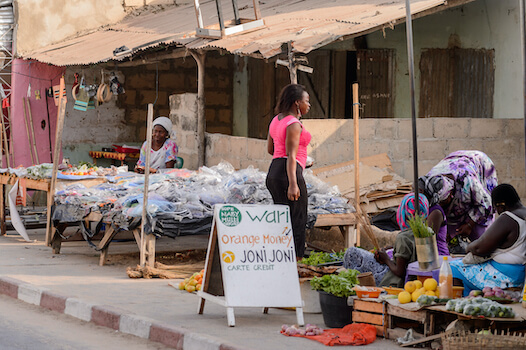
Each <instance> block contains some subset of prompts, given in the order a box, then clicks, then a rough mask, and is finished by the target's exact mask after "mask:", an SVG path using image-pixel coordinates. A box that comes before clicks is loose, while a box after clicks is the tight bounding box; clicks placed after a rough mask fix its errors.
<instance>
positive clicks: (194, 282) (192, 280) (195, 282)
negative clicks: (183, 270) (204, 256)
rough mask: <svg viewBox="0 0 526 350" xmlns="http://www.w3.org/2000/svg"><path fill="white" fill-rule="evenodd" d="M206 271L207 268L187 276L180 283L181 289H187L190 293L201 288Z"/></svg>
mask: <svg viewBox="0 0 526 350" xmlns="http://www.w3.org/2000/svg"><path fill="white" fill-rule="evenodd" d="M204 273H205V270H201V271H199V272H196V273H194V274H193V275H192V276H191V277H188V278H185V279H184V280H183V281H181V282H180V283H179V289H180V290H186V291H187V292H188V293H192V292H196V291H198V290H201V285H202V283H203V275H204Z"/></svg>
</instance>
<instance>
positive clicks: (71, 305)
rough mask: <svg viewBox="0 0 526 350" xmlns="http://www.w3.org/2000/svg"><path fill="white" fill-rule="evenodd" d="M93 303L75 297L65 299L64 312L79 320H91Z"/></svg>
mask: <svg viewBox="0 0 526 350" xmlns="http://www.w3.org/2000/svg"><path fill="white" fill-rule="evenodd" d="M93 305H94V304H90V303H86V302H84V301H82V300H79V299H77V298H68V299H66V309H65V310H64V313H65V314H67V315H70V316H73V317H75V318H78V319H80V320H83V321H86V322H90V321H91V308H92V307H93Z"/></svg>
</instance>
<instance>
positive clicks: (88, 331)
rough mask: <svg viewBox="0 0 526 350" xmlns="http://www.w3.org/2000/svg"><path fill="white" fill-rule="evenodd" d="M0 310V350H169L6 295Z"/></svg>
mask: <svg viewBox="0 0 526 350" xmlns="http://www.w3.org/2000/svg"><path fill="white" fill-rule="evenodd" d="M0 310H1V311H0V349H1V350H26V349H27V350H91V349H97V350H100V349H109V350H113V349H116V350H117V349H126V350H165V349H170V348H168V347H165V346H163V345H162V344H159V343H154V342H149V341H147V340H145V339H141V338H138V337H135V336H132V335H128V334H123V333H118V332H115V331H113V330H111V329H109V328H106V327H100V326H97V325H94V324H92V323H88V322H84V321H81V320H78V319H76V318H73V317H69V316H67V315H63V314H59V313H56V312H53V311H49V310H46V309H42V308H40V307H37V306H34V305H30V304H27V303H24V302H21V301H18V300H16V299H12V298H10V297H7V296H5V295H0Z"/></svg>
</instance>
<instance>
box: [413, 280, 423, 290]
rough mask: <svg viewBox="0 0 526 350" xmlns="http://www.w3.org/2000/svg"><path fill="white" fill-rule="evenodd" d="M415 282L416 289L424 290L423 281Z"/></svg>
mask: <svg viewBox="0 0 526 350" xmlns="http://www.w3.org/2000/svg"><path fill="white" fill-rule="evenodd" d="M413 282H415V285H416V289H420V288H422V282H421V281H419V280H414V281H413Z"/></svg>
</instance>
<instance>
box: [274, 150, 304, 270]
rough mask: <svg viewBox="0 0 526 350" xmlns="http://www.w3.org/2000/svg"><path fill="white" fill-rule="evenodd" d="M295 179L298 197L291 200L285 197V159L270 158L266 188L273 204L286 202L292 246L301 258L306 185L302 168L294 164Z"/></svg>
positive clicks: (287, 185)
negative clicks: (290, 223) (292, 238)
mask: <svg viewBox="0 0 526 350" xmlns="http://www.w3.org/2000/svg"><path fill="white" fill-rule="evenodd" d="M296 181H297V182H298V187H299V188H300V198H298V200H297V201H291V200H289V199H288V198H287V190H288V188H289V178H288V176H287V159H286V158H276V159H273V160H272V163H271V164H270V168H269V170H268V174H267V181H266V184H267V188H268V190H269V191H270V194H271V195H272V199H273V200H274V204H286V205H288V206H289V208H290V217H291V221H292V233H293V235H294V247H295V249H296V258H297V259H298V260H299V259H301V258H303V254H304V253H305V229H306V225H307V205H308V204H309V199H308V197H307V186H306V185H305V180H304V179H303V168H302V167H301V165H299V164H298V163H297V164H296Z"/></svg>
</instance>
